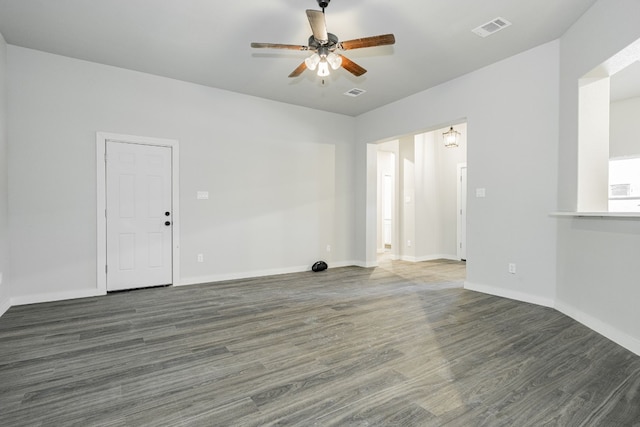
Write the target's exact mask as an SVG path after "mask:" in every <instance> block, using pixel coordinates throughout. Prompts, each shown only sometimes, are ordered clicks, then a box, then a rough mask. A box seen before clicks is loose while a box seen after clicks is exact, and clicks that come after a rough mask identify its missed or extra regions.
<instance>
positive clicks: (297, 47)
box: [251, 43, 309, 50]
mask: <svg viewBox="0 0 640 427" xmlns="http://www.w3.org/2000/svg"><path fill="white" fill-rule="evenodd" d="M251 47H254V48H259V49H260V48H269V49H290V50H309V46H302V45H299V44H281V43H251Z"/></svg>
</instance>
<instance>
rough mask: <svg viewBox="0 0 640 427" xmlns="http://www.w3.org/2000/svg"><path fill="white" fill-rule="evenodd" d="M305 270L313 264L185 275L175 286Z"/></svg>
mask: <svg viewBox="0 0 640 427" xmlns="http://www.w3.org/2000/svg"><path fill="white" fill-rule="evenodd" d="M327 264H328V265H329V268H330V269H331V268H339V267H348V266H352V265H356V264H355V263H354V262H353V261H342V262H327ZM304 271H311V266H309V265H303V266H297V267H286V268H273V269H268V270H256V271H245V272H241V273H225V274H212V275H208V276H198V277H187V278H184V277H183V278H182V280H181V281H180V283H178V284H174V286H189V285H199V284H202V283H214V282H224V281H227V280H238V279H251V278H254V277H264V276H277V275H279V274H289V273H302V272H304Z"/></svg>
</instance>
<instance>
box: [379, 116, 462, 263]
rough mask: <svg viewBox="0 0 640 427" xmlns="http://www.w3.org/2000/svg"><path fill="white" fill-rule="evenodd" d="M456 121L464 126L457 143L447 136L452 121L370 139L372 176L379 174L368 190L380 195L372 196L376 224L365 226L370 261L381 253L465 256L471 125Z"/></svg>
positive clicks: (412, 257) (409, 257) (411, 257)
mask: <svg viewBox="0 0 640 427" xmlns="http://www.w3.org/2000/svg"><path fill="white" fill-rule="evenodd" d="M453 127H454V130H456V131H457V132H460V140H459V145H458V146H457V147H455V148H452V147H445V145H444V142H443V135H442V134H443V133H444V132H446V131H448V130H449V129H450V128H451V125H447V126H442V127H438V128H436V129H433V130H431V131H427V132H420V133H415V134H409V135H405V136H401V137H399V138H397V139H393V140H389V141H384V142H381V143H378V144H371V145H370V149H372V150H373V151H375V156H373V155H371V156H368V159H369V162H368V168H372V169H373V170H375V175H374V174H373V173H370V174H369V177H370V178H369V179H370V180H371V179H372V178H373V176H375V177H376V178H375V182H371V181H370V185H375V186H376V191H375V192H373V191H371V192H369V193H368V194H370V195H371V196H373V195H375V197H377V199H375V200H371V201H369V202H368V205H369V206H371V207H372V208H373V206H374V205H375V209H371V210H368V212H369V213H373V212H375V215H376V218H375V220H368V221H367V224H371V225H373V224H375V230H368V231H367V245H368V246H369V248H371V249H370V250H367V253H368V254H371V255H373V257H372V258H370V259H367V264H368V265H375V264H376V263H377V262H378V261H380V260H381V259H385V260H388V259H391V260H398V259H399V260H404V261H410V262H420V261H428V260H435V259H446V260H452V261H461V260H462V261H466V259H467V253H466V235H467V228H466V225H467V206H466V201H467V191H466V179H467V173H466V172H467V159H466V143H467V125H466V122H462V123H459V124H455V125H453ZM372 154H373V153H372ZM374 159H375V160H374ZM372 172H373V171H372ZM370 231H371V234H369V232H370ZM372 247H375V250H372V249H373V248H372Z"/></svg>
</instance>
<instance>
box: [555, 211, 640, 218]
mask: <svg viewBox="0 0 640 427" xmlns="http://www.w3.org/2000/svg"><path fill="white" fill-rule="evenodd" d="M549 215H551V216H555V217H560V218H561V217H570V218H613V219H615V218H626V219H640V212H567V211H560V212H551V213H550V214H549Z"/></svg>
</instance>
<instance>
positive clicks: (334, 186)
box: [8, 46, 354, 303]
mask: <svg viewBox="0 0 640 427" xmlns="http://www.w3.org/2000/svg"><path fill="white" fill-rule="evenodd" d="M8 71H9V73H8V75H9V95H8V99H9V104H8V105H9V113H8V122H9V143H10V147H11V162H10V164H9V179H10V183H11V185H10V188H9V206H10V211H9V217H10V222H11V231H10V233H11V242H12V251H11V267H12V288H11V292H12V298H13V300H14V301H16V302H18V303H23V302H29V301H32V300H39V299H55V298H56V297H61V298H63V297H69V296H73V295H83V294H90V293H91V292H92V290H94V289H95V288H96V213H95V210H96V189H95V186H96V165H95V160H94V159H95V133H96V131H104V132H113V133H119V134H129V135H140V136H152V137H160V138H171V139H177V140H179V142H180V162H181V163H180V173H181V176H180V214H181V224H180V244H181V248H180V249H181V260H180V272H181V283H195V282H203V281H211V280H218V279H225V278H232V277H246V276H253V275H261V274H268V273H278V272H285V271H295V270H302V269H309V268H310V266H311V264H312V263H313V262H314V261H316V260H318V259H326V260H327V261H328V262H329V265H330V266H335V265H338V264H340V263H351V261H352V253H353V236H354V234H353V220H354V215H353V181H352V164H353V144H352V141H353V139H354V119H353V118H351V117H347V116H341V115H336V114H330V113H325V112H320V111H314V110H310V109H306V108H301V107H296V106H291V105H286V104H282V103H276V102H272V101H267V100H263V99H259V98H254V97H249V96H245V95H240V94H235V93H231V92H226V91H222V90H217V89H212V88H208V87H203V86H198V85H194V84H190V83H185V82H180V81H175V80H170V79H166V78H161V77H157V76H152V75H148V74H143V73H138V72H133V71H128V70H123V69H119V68H114V67H108V66H104V65H100V64H95V63H90V62H84V61H79V60H75V59H71V58H66V57H61V56H56V55H50V54H46V53H42V52H38V51H33V50H29V49H23V48H19V47H15V46H9V47H8ZM199 190H207V191H209V193H210V199H209V200H208V201H202V200H196V197H195V196H196V192H197V191H199ZM327 245H331V250H332V251H331V252H330V253H327V252H326V246H327ZM198 253H203V254H204V259H205V262H204V263H197V262H196V258H197V254H198Z"/></svg>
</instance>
